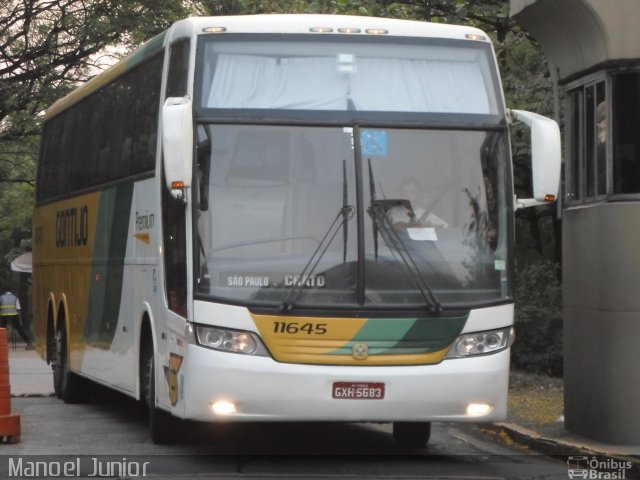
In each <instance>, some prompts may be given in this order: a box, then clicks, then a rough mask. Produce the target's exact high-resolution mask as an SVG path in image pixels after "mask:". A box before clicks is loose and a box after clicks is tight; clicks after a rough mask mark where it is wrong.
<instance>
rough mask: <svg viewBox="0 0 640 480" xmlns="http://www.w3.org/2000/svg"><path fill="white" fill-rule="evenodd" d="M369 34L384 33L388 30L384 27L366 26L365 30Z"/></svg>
mask: <svg viewBox="0 0 640 480" xmlns="http://www.w3.org/2000/svg"><path fill="white" fill-rule="evenodd" d="M365 32H367V33H368V34H369V35H386V34H387V33H389V30H387V29H386V28H367V29H366V30H365Z"/></svg>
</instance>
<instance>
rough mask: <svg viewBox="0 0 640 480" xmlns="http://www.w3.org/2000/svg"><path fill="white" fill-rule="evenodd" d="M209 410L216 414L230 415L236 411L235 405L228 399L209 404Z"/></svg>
mask: <svg viewBox="0 0 640 480" xmlns="http://www.w3.org/2000/svg"><path fill="white" fill-rule="evenodd" d="M211 411H212V412H213V413H215V414H216V415H231V414H232V413H236V405H235V403H233V402H230V401H228V400H218V401H217V402H214V403H212V404H211Z"/></svg>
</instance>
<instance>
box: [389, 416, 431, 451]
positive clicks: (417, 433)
mask: <svg viewBox="0 0 640 480" xmlns="http://www.w3.org/2000/svg"><path fill="white" fill-rule="evenodd" d="M393 438H394V439H395V441H396V442H398V444H399V445H400V446H402V447H407V448H424V447H426V446H427V444H428V443H429V440H430V438H431V423H429V422H394V423H393Z"/></svg>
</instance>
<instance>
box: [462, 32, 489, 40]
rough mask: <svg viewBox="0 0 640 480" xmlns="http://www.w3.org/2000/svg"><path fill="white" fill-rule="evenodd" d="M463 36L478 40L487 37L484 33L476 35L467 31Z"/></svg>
mask: <svg viewBox="0 0 640 480" xmlns="http://www.w3.org/2000/svg"><path fill="white" fill-rule="evenodd" d="M465 37H466V38H468V39H469V40H478V41H484V40H486V39H487V37H485V36H484V35H477V34H475V33H467V34H466V35H465Z"/></svg>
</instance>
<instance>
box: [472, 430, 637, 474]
mask: <svg viewBox="0 0 640 480" xmlns="http://www.w3.org/2000/svg"><path fill="white" fill-rule="evenodd" d="M483 428H488V429H489V430H491V431H493V432H495V433H498V434H500V433H502V434H505V435H507V436H508V437H509V438H510V439H511V440H512V441H513V442H515V443H517V444H519V445H524V446H526V447H528V448H529V449H531V450H533V451H535V452H538V453H541V454H544V455H548V456H550V457H569V456H597V457H608V458H614V459H616V460H620V461H626V462H631V463H632V464H633V466H632V467H631V469H629V470H627V472H626V473H627V476H626V478H629V479H632V478H638V479H640V455H629V454H626V453H623V452H619V451H615V450H608V449H606V448H594V447H593V446H590V445H585V444H582V443H579V442H575V441H568V440H564V439H559V438H552V437H549V436H545V435H543V434H540V433H538V432H536V431H535V430H532V429H529V428H526V427H523V426H521V425H518V424H515V423H508V422H504V423H493V424H487V425H483Z"/></svg>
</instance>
